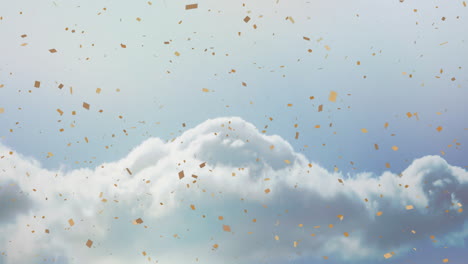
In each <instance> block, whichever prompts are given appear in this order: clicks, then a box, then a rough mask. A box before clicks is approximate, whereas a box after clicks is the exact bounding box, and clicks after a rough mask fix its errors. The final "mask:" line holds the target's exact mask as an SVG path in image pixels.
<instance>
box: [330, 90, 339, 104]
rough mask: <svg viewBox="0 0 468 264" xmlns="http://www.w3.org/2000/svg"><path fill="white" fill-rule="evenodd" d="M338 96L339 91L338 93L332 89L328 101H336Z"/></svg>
mask: <svg viewBox="0 0 468 264" xmlns="http://www.w3.org/2000/svg"><path fill="white" fill-rule="evenodd" d="M337 96H338V93H336V92H335V91H330V95H329V96H328V101H330V102H336V97H337Z"/></svg>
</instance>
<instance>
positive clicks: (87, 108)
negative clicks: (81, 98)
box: [83, 102, 89, 110]
mask: <svg viewBox="0 0 468 264" xmlns="http://www.w3.org/2000/svg"><path fill="white" fill-rule="evenodd" d="M83 108H84V109H86V110H89V104H88V103H85V102H83Z"/></svg>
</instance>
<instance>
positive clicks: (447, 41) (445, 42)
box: [439, 41, 448, 46]
mask: <svg viewBox="0 0 468 264" xmlns="http://www.w3.org/2000/svg"><path fill="white" fill-rule="evenodd" d="M447 43H448V41H445V42H443V43H440V44H439V45H440V46H442V45H445V44H447Z"/></svg>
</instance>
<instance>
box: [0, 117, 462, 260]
mask: <svg viewBox="0 0 468 264" xmlns="http://www.w3.org/2000/svg"><path fill="white" fill-rule="evenodd" d="M10 151H12V150H11V149H8V148H7V147H5V146H0V156H2V159H0V167H1V168H2V171H1V172H0V178H1V179H2V181H1V184H0V185H1V189H0V204H1V205H2V207H1V209H0V210H1V211H0V248H3V249H4V251H5V252H4V253H5V254H4V255H3V256H1V257H0V263H1V261H3V263H36V262H37V261H39V260H40V261H45V263H48V262H52V261H55V263H91V264H92V263H129V262H135V261H136V262H138V263H140V262H141V263H143V262H146V260H148V261H151V262H155V261H158V263H182V262H189V261H191V262H193V261H195V260H197V259H198V260H199V261H200V262H201V263H208V264H209V263H220V262H222V263H238V262H240V263H258V262H259V261H273V260H281V259H290V258H307V257H312V258H314V257H322V256H328V257H329V258H330V259H338V260H339V259H341V260H346V261H351V260H356V261H361V260H374V259H379V258H380V259H381V258H383V255H384V254H385V253H388V252H395V254H396V257H397V256H401V255H404V254H406V251H407V250H408V249H410V248H412V247H414V245H416V244H417V243H419V242H420V241H424V240H428V241H429V240H430V239H431V236H434V237H435V239H437V240H438V241H442V242H444V241H445V242H446V243H450V244H460V243H463V240H464V238H465V237H466V234H467V233H468V232H467V231H466V230H468V229H467V228H466V227H465V226H466V224H465V222H466V221H467V217H466V214H465V213H464V212H462V208H463V207H462V206H463V205H464V204H465V203H467V202H468V172H467V171H466V170H464V169H462V168H459V167H454V166H451V165H449V164H448V163H447V162H446V161H445V160H444V159H442V158H441V157H439V156H426V157H423V158H420V159H417V160H415V161H413V162H412V164H411V165H409V167H408V168H407V169H405V170H404V171H403V172H402V173H401V174H394V173H391V172H385V173H383V174H382V175H373V174H371V173H360V174H356V175H352V176H349V175H342V174H341V173H339V172H330V171H327V170H326V169H324V168H322V167H320V165H318V164H316V163H314V162H311V161H309V160H308V159H307V158H306V157H305V156H304V155H302V154H300V153H297V152H295V151H294V150H293V148H292V147H291V145H290V144H289V143H288V142H286V141H285V140H284V139H282V138H281V137H279V136H274V135H273V136H268V135H264V134H261V133H260V132H259V131H258V130H257V129H256V128H255V127H254V126H253V125H252V124H250V123H248V122H246V121H244V120H242V119H240V118H237V117H232V118H218V119H213V120H207V121H205V122H203V123H202V124H200V125H198V126H197V127H195V128H193V129H190V130H188V131H186V132H185V133H183V134H182V135H181V136H179V137H177V138H175V139H174V140H173V141H171V142H163V141H162V140H160V139H158V138H151V139H148V140H146V141H145V142H143V143H142V144H141V145H139V146H138V147H136V148H135V149H133V150H132V151H131V152H130V153H129V154H128V155H127V156H126V157H124V158H123V159H121V160H119V161H116V162H112V163H105V164H101V165H99V166H97V167H95V168H89V169H78V170H72V171H65V170H56V171H54V170H46V169H44V168H42V167H41V165H40V164H39V162H37V161H35V160H34V159H30V158H27V157H24V156H22V155H20V154H17V153H13V154H10ZM202 163H204V164H205V166H204V167H203V166H200V165H201V164H202ZM127 168H128V170H127ZM181 171H183V174H184V177H183V178H182V179H180V178H179V173H180V172H181ZM409 205H411V206H413V209H411V210H407V206H409ZM379 212H381V213H379ZM378 213H379V215H377V214H378ZM138 218H141V220H143V223H141V224H134V220H136V219H138ZM69 219H73V221H74V225H73V226H70V224H69ZM224 226H229V228H225V227H224ZM46 229H47V230H48V233H46ZM229 229H230V231H229ZM226 230H228V231H226ZM88 239H90V240H92V241H93V245H92V246H91V248H88V247H87V246H86V242H87V240H88ZM439 243H441V242H439Z"/></svg>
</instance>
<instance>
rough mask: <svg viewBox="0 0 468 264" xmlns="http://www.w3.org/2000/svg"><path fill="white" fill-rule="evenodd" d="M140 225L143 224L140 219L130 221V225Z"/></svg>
mask: <svg viewBox="0 0 468 264" xmlns="http://www.w3.org/2000/svg"><path fill="white" fill-rule="evenodd" d="M142 223H143V220H142V219H141V218H138V219H135V220H133V221H132V224H134V225H141V224H142Z"/></svg>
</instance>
